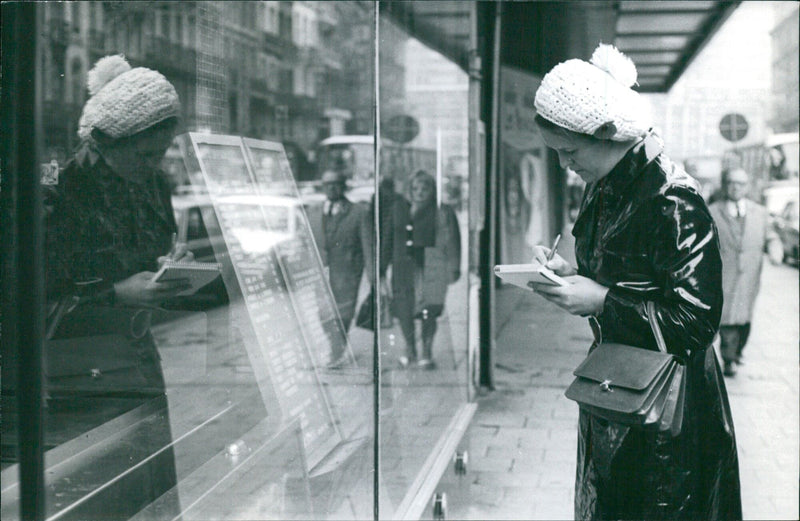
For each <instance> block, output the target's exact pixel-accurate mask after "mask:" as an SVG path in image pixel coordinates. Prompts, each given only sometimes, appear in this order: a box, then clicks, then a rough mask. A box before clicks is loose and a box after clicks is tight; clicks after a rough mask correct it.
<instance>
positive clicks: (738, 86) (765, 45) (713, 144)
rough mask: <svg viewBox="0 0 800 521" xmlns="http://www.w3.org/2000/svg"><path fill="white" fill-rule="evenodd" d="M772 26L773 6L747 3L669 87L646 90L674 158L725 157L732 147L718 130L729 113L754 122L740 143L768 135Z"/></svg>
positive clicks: (749, 123)
mask: <svg viewBox="0 0 800 521" xmlns="http://www.w3.org/2000/svg"><path fill="white" fill-rule="evenodd" d="M771 27H772V6H771V5H769V4H768V3H762V2H744V3H743V4H742V5H741V6H740V7H738V8H737V9H736V11H735V12H734V13H733V14H732V15H731V16H730V18H729V19H728V20H727V22H726V23H725V25H724V26H723V27H721V28H720V30H719V31H718V32H717V33H716V34H715V35H714V36H713V37H712V38H711V39H710V40H709V43H708V45H706V46H705V47H704V48H703V50H702V51H701V52H700V53H699V54H698V55H697V57H696V58H695V59H694V61H693V62H692V63H691V65H689V67H688V68H687V69H686V72H685V73H684V74H683V75H682V76H681V77H680V79H679V80H678V81H676V82H675V85H674V86H673V87H672V89H670V91H669V92H667V93H665V94H648V95H647V98H648V99H649V100H650V101H651V104H652V110H653V117H654V122H655V125H656V126H657V127H658V128H659V129H660V130H661V135H662V137H663V138H664V142H665V143H666V146H667V149H666V151H667V153H668V155H669V156H670V157H671V158H672V159H673V160H675V161H683V160H685V159H688V158H697V157H708V156H711V155H714V156H721V155H722V153H723V152H724V151H725V150H727V149H728V148H730V146H731V143H730V142H729V141H726V140H725V139H724V138H723V137H722V135H721V134H720V130H719V123H720V120H721V119H722V117H723V116H725V115H726V114H729V113H739V114H742V115H743V116H744V117H745V119H747V122H748V125H749V129H748V132H747V136H745V138H744V140H743V141H741V142H739V143H738V145H746V144H750V143H756V142H759V141H762V140H763V139H764V138H765V137H766V134H767V132H768V130H767V119H768V118H769V105H770V103H769V95H770V41H769V35H768V31H769V29H770V28H771Z"/></svg>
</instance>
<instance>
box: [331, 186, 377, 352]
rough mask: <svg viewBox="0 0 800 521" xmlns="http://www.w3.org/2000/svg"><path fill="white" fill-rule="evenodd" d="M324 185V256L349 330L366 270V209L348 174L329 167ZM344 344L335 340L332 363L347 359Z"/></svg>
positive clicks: (334, 293) (335, 295) (334, 292)
mask: <svg viewBox="0 0 800 521" xmlns="http://www.w3.org/2000/svg"><path fill="white" fill-rule="evenodd" d="M322 185H323V187H324V189H325V195H326V196H327V200H326V201H325V204H324V206H323V213H322V230H323V235H324V238H325V245H324V248H323V253H324V259H325V261H326V264H327V266H328V280H329V281H330V285H331V291H332V292H333V298H334V300H335V301H336V307H337V309H338V310H339V316H340V317H341V319H342V325H343V326H344V328H345V331H347V330H349V329H350V323H351V322H352V321H353V315H354V314H355V308H356V299H357V298H358V288H359V285H360V284H361V275H362V273H363V272H364V241H365V240H368V237H367V235H366V234H367V233H368V231H367V230H366V229H365V226H364V224H365V222H364V221H365V217H364V211H363V209H362V208H361V207H360V206H358V205H356V204H353V203H352V202H351V201H350V200H349V199H347V197H345V195H344V192H345V188H346V180H345V177H344V175H343V174H341V173H338V172H333V171H327V172H325V173H323V174H322ZM344 347H345V346H343V345H338V344H336V343H335V344H334V346H333V352H332V353H331V363H330V364H329V365H331V366H337V365H338V364H340V363H341V362H343V361H344V358H345V351H344Z"/></svg>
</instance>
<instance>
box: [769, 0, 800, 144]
mask: <svg viewBox="0 0 800 521" xmlns="http://www.w3.org/2000/svg"><path fill="white" fill-rule="evenodd" d="M775 4H776V5H775V27H774V28H773V29H772V32H771V36H772V112H771V120H770V126H771V127H772V130H773V131H774V132H776V133H780V132H797V129H798V114H797V107H798V103H800V100H799V99H798V88H797V78H798V77H799V75H800V72H798V57H797V51H798V31H799V28H798V7H797V4H796V3H795V2H775Z"/></svg>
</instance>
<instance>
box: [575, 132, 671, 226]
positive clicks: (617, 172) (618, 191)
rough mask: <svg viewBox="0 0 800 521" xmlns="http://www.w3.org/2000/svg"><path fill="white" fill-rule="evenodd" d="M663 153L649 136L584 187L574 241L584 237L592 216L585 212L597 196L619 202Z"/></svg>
mask: <svg viewBox="0 0 800 521" xmlns="http://www.w3.org/2000/svg"><path fill="white" fill-rule="evenodd" d="M663 150H664V142H663V141H662V140H661V138H659V137H658V136H657V135H655V134H654V133H652V132H650V133H649V134H647V135H646V136H645V137H644V138H643V139H642V140H641V141H639V142H638V143H636V145H634V146H633V147H632V148H631V149H630V150H628V152H627V153H626V154H625V155H624V156H623V158H622V159H620V161H619V162H618V163H617V164H616V165H615V166H614V168H613V169H611V172H609V173H608V175H606V176H604V177H603V178H602V179H600V180H599V181H596V182H594V183H592V184H590V185H588V186H587V187H586V195H585V197H584V199H583V202H582V204H581V210H580V213H579V214H578V218H577V219H576V221H575V225H574V226H573V231H572V234H573V235H574V236H575V237H578V236H580V235H584V234H585V233H586V227H587V226H588V223H589V221H591V219H592V217H590V216H591V215H593V212H592V211H587V209H588V208H589V207H590V206H594V203H595V202H596V201H597V199H598V196H599V195H600V194H601V193H602V194H603V197H604V198H620V197H621V196H622V195H623V194H624V193H625V190H626V189H627V188H628V187H629V186H630V185H631V183H633V181H634V180H635V179H637V178H638V177H639V175H640V174H641V173H642V172H643V171H644V169H645V168H646V167H647V165H649V164H650V163H652V162H653V161H655V160H656V158H657V157H658V156H659V155H660V154H661V152H662V151H663Z"/></svg>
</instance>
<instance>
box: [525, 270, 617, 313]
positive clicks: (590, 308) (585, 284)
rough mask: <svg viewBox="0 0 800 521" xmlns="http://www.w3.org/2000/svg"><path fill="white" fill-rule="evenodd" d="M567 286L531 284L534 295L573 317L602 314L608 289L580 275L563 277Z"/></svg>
mask: <svg viewBox="0 0 800 521" xmlns="http://www.w3.org/2000/svg"><path fill="white" fill-rule="evenodd" d="M564 280H566V281H567V282H569V285H568V286H551V285H549V284H536V283H533V282H532V283H531V284H530V286H531V288H532V289H533V291H534V292H535V293H538V294H539V295H541V296H543V297H544V298H546V299H547V300H549V301H550V302H552V303H553V304H555V305H557V306H559V307H560V308H563V309H564V310H566V311H567V312H569V313H571V314H573V315H580V316H582V317H583V316H588V315H599V314H600V313H602V312H603V306H604V304H605V300H606V294H607V293H608V288H607V287H605V286H603V285H601V284H598V283H597V282H595V281H593V280H592V279H589V278H586V277H583V276H581V275H573V276H571V277H564Z"/></svg>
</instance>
